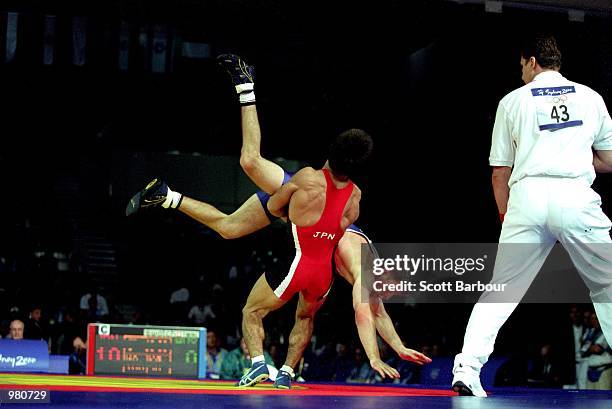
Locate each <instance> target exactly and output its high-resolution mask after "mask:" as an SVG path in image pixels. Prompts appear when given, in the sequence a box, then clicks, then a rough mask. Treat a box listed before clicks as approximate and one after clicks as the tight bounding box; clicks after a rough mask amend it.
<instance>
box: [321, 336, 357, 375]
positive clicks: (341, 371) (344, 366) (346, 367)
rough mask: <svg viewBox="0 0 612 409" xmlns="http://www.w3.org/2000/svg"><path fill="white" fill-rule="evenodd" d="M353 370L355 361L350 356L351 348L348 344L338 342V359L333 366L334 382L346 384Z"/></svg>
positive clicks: (335, 359) (333, 362)
mask: <svg viewBox="0 0 612 409" xmlns="http://www.w3.org/2000/svg"><path fill="white" fill-rule="evenodd" d="M352 369H353V361H352V359H351V358H350V356H349V347H348V345H347V344H346V343H343V342H338V343H337V344H336V357H335V358H334V359H333V361H332V364H331V374H330V375H331V376H330V379H331V381H332V382H346V380H347V379H348V377H349V376H350V375H351V370H352ZM322 375H323V374H322Z"/></svg>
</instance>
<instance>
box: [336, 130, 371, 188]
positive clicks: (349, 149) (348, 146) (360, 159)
mask: <svg viewBox="0 0 612 409" xmlns="http://www.w3.org/2000/svg"><path fill="white" fill-rule="evenodd" d="M373 145H374V144H373V142H372V137H371V136H370V135H369V134H368V133H367V132H365V131H363V130H361V129H349V130H347V131H344V132H342V133H341V134H340V135H338V136H337V137H336V139H334V140H333V142H332V143H331V145H330V148H329V157H328V160H329V167H330V168H331V169H332V170H333V171H334V173H335V174H337V175H340V176H347V177H348V178H351V179H352V178H353V177H355V176H356V175H359V174H360V173H361V172H362V170H363V169H364V167H365V165H366V163H367V162H368V159H369V158H370V155H371V154H372V147H373Z"/></svg>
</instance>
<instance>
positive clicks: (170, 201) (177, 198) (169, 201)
mask: <svg viewBox="0 0 612 409" xmlns="http://www.w3.org/2000/svg"><path fill="white" fill-rule="evenodd" d="M182 200H183V195H182V194H180V193H179V192H173V191H172V190H170V188H169V187H168V194H167V195H166V201H165V202H164V203H162V207H163V208H164V209H167V208H172V209H176V208H177V207H178V206H179V205H180V204H181V201H182Z"/></svg>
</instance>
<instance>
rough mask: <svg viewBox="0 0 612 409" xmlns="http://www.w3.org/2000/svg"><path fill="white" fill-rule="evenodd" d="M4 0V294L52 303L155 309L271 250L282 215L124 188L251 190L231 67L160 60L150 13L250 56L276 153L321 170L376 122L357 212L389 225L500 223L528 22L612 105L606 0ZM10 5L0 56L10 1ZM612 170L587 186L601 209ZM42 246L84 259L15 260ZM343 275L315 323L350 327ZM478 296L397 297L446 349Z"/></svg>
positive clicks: (217, 193)
mask: <svg viewBox="0 0 612 409" xmlns="http://www.w3.org/2000/svg"><path fill="white" fill-rule="evenodd" d="M1 7H2V9H1V10H0V11H18V12H20V20H19V33H18V46H17V54H16V57H15V59H14V60H13V61H10V62H2V63H0V101H1V104H2V105H1V106H2V115H1V118H2V121H1V124H2V125H1V128H0V132H1V137H0V175H2V176H1V178H0V180H1V181H2V184H1V185H0V186H2V190H3V199H2V200H0V203H1V204H0V210H1V212H0V232H2V234H0V249H1V250H2V253H3V254H0V255H4V257H5V258H6V259H7V260H9V262H10V261H11V260H13V261H14V262H15V263H17V265H18V267H17V270H18V272H19V273H18V274H7V273H3V276H2V277H1V280H2V282H3V283H2V284H3V285H4V288H5V289H7V291H5V292H4V293H3V294H4V297H5V300H6V303H7V304H10V303H11V302H16V301H15V300H18V302H22V303H24V304H26V303H28V302H29V303H34V302H37V303H40V302H44V303H46V304H45V305H47V306H48V310H49V311H52V310H53V308H54V307H57V306H60V305H62V303H65V302H66V297H70V296H72V297H74V295H75V294H78V295H81V294H82V293H83V288H84V287H85V286H86V283H89V282H90V281H93V282H95V283H96V284H98V285H99V286H100V287H101V288H102V291H103V292H105V294H106V295H107V296H108V297H111V298H112V299H113V301H114V302H115V303H117V304H126V305H127V304H134V305H138V306H139V308H142V309H143V310H145V311H147V313H150V314H151V316H152V317H155V316H156V308H159V309H161V308H162V307H160V306H159V300H162V299H163V300H166V299H167V296H168V294H169V291H170V290H171V289H172V288H173V286H176V285H177V282H178V281H179V280H183V279H184V280H187V281H189V282H190V283H192V284H193V283H195V284H193V285H194V286H198V287H200V290H201V291H203V292H205V293H206V291H208V290H209V288H210V287H211V286H212V284H213V282H215V281H218V280H222V277H224V276H225V275H226V274H227V270H228V269H229V267H230V266H232V265H239V266H242V265H244V264H245V263H247V262H248V260H249V258H250V257H251V255H252V251H253V250H255V251H258V252H259V253H258V254H265V252H266V251H268V250H269V249H277V248H278V245H277V242H278V238H279V236H278V229H276V230H275V229H274V228H272V229H269V230H267V231H263V232H260V233H258V234H256V235H255V236H253V237H248V238H244V239H239V240H236V241H231V242H226V241H222V240H221V239H219V238H218V237H217V236H216V235H215V234H214V233H212V232H210V231H209V230H208V229H206V228H204V227H202V226H199V225H197V224H196V223H195V222H192V221H190V220H188V219H187V218H186V217H184V216H182V215H179V214H174V213H168V212H165V213H163V212H157V213H154V214H151V215H143V216H141V215H138V216H136V217H134V218H133V219H126V218H125V217H124V215H123V211H124V207H125V204H126V202H127V200H128V198H129V196H130V195H131V194H133V193H134V192H135V191H136V190H138V189H140V188H141V187H142V186H144V185H145V184H146V183H147V181H148V179H149V178H150V177H151V176H154V175H161V176H162V177H164V178H166V179H167V180H168V182H169V184H170V186H171V187H172V188H173V189H175V190H179V191H180V192H183V193H185V194H187V195H189V196H193V197H195V198H198V199H202V200H207V201H210V202H212V203H213V204H215V205H217V206H219V207H220V208H222V209H224V210H231V209H233V208H235V207H237V206H238V205H239V204H240V203H241V202H242V200H244V199H245V198H246V197H247V196H248V195H250V194H252V193H253V192H254V191H255V188H254V187H252V186H251V185H249V183H248V182H247V181H246V178H245V177H244V176H243V175H242V174H241V171H240V168H239V167H238V154H239V151H240V142H241V136H240V116H239V108H238V104H237V101H236V99H237V98H236V95H235V93H234V90H233V88H232V86H231V83H230V81H229V78H228V77H227V76H226V75H225V74H224V73H223V72H221V71H220V70H219V69H218V68H217V67H216V66H215V63H214V60H212V59H190V58H185V57H181V56H180V55H176V56H175V57H174V58H173V59H172V61H170V57H168V58H169V59H168V62H169V63H170V62H171V63H172V69H170V68H169V65H170V64H167V67H166V68H167V69H166V72H165V73H161V74H159V73H157V74H156V73H152V72H151V70H150V67H148V60H147V58H146V55H145V54H144V53H143V50H142V49H141V48H139V47H138V41H137V40H138V30H139V27H145V28H146V29H147V30H148V32H149V34H151V33H152V30H153V26H154V25H156V24H157V25H161V26H163V27H166V28H167V29H168V33H169V38H170V39H171V40H172V39H175V40H176V41H180V40H181V39H182V40H185V41H194V42H203V43H207V44H209V45H210V48H211V54H212V55H213V56H214V55H216V54H219V53H223V52H228V51H231V52H234V53H238V54H240V55H242V56H243V57H244V58H245V59H246V60H247V61H249V62H251V63H253V64H254V65H256V67H257V86H256V87H257V101H258V103H257V107H258V111H259V115H260V121H261V125H262V132H263V147H262V152H263V154H264V156H266V157H269V158H279V157H282V158H288V159H290V161H289V162H287V163H288V165H289V167H295V166H298V165H299V164H301V163H303V164H311V165H313V166H315V167H317V166H321V165H322V164H323V161H324V159H325V156H326V149H327V145H328V142H329V141H330V139H331V138H332V137H333V136H334V135H336V134H337V133H338V132H340V131H341V130H344V129H346V128H350V127H359V128H363V129H365V130H367V131H368V132H369V133H371V135H372V136H373V138H374V140H375V158H374V161H373V164H372V166H371V169H370V172H369V174H368V176H367V177H366V178H364V179H363V180H360V181H359V184H360V187H361V188H362V190H363V192H364V194H363V200H362V215H361V218H360V220H359V223H358V224H359V226H361V227H362V228H363V229H364V230H365V231H366V232H367V233H368V234H369V235H370V237H371V238H372V239H373V240H374V241H378V242H495V241H496V240H497V237H498V234H499V230H500V223H499V221H498V216H497V209H496V207H495V203H494V200H493V194H492V189H491V187H490V168H489V165H488V153H489V147H490V134H491V129H492V126H493V119H494V115H495V109H496V107H497V103H498V101H499V99H500V98H501V97H503V96H504V95H505V94H506V93H508V92H510V91H511V90H512V89H514V88H516V87H519V86H520V85H522V84H521V79H520V65H519V55H518V52H517V49H516V45H517V42H518V40H519V38H520V37H521V36H522V35H524V34H526V33H528V32H531V31H534V30H538V31H548V32H551V33H553V34H555V35H556V36H557V38H558V40H559V44H560V47H561V49H562V52H563V58H564V60H563V67H562V73H563V74H564V75H565V76H566V77H568V78H569V79H571V80H573V81H577V82H581V83H585V84H587V85H589V86H591V87H592V88H594V89H595V90H596V91H598V92H599V93H600V94H601V95H602V96H603V97H604V99H605V100H606V102H607V104H608V106H610V98H611V96H610V95H611V94H610V91H611V87H612V24H611V23H612V18H611V17H610V16H611V15H612V13H610V9H608V10H596V11H593V10H591V11H590V12H588V13H587V15H586V17H585V21H584V22H570V21H569V20H568V16H567V11H565V10H562V9H537V8H513V7H505V8H504V10H503V13H501V14H496V13H487V12H485V10H484V6H483V5H482V4H469V3H468V4H457V3H455V2H450V1H393V0H383V1H376V2H363V1H333V2H329V1H328V2H322V1H313V2H287V1H281V0H274V1H272V0H268V1H246V0H243V1H237V0H233V1H227V0H218V1H204V0H189V1H188V0H183V1H174V2H170V1H160V0H157V1H142V2H138V1H117V0H115V1H112V2H109V1H89V2H76V1H70V2H64V1H54V2H42V1H29V2H24V1H19V2H4V3H3V5H2V6H1ZM44 14H55V15H57V36H56V42H55V61H54V63H53V64H52V65H50V66H45V65H43V64H42V47H43V42H42V38H43V33H42V21H43V15H44ZM74 15H85V16H87V17H88V25H87V30H88V31H87V48H86V63H85V65H84V66H74V65H73V64H72V59H71V52H72V49H71V42H70V39H71V33H70V19H71V18H72V16H74ZM0 16H1V17H0V56H3V55H4V51H5V44H6V39H5V36H6V32H5V30H4V27H5V21H6V14H4V13H0ZM121 20H123V21H125V22H127V23H128V24H129V25H130V46H129V50H130V60H129V68H128V70H126V71H121V70H119V69H118V66H117V63H118V42H119V34H118V33H119V22H120V21H121ZM194 153H196V155H194ZM611 181H612V179H610V178H609V177H608V176H606V175H603V176H599V177H598V180H597V181H596V184H595V189H596V190H597V191H598V192H599V193H600V194H601V195H602V198H603V202H604V211H605V212H606V213H607V214H608V215H610V211H611V210H612V208H611V207H610V206H611V203H610V199H612V198H610V187H611V183H612V182H611ZM92 243H93V244H92ZM96 243H97V244H100V243H102V244H103V245H105V246H109V248H111V249H112V251H113V260H112V262H110V263H107V264H111V266H103V267H100V266H97V267H96V266H91V264H96V263H95V262H92V257H91V253H92V251H91V248H92V246H94V247H95V245H97V244H96ZM37 248H44V249H46V250H47V251H48V252H50V251H53V250H55V249H57V250H61V251H63V252H65V253H68V254H71V260H72V261H73V265H74V266H77V267H74V268H71V272H70V273H69V274H67V275H65V276H63V277H60V278H58V277H56V276H54V275H49V274H44V273H41V271H44V269H43V270H41V269H37V268H34V267H32V265H31V264H32V263H31V262H22V261H19V260H24V259H28V255H29V254H30V253H31V252H32V251H34V250H35V249H37ZM94 261H95V260H94ZM28 263H29V264H28ZM98 264H99V263H98ZM7 271H8V270H7ZM257 275H258V274H255V272H251V273H249V274H247V273H245V274H244V275H241V276H240V282H239V283H234V284H233V285H235V286H236V288H235V290H236V291H237V293H235V294H234V293H233V294H232V296H231V297H229V296H228V297H227V304H228V305H231V306H232V308H234V309H236V310H238V311H239V310H240V308H241V305H242V303H243V302H244V299H245V298H244V297H245V296H246V294H247V292H248V289H249V288H250V286H251V284H252V283H253V282H254V280H255V279H256V277H257ZM200 277H203V278H202V279H200ZM211 277H215V278H214V279H213V278H211ZM337 283H338V284H337V285H336V288H335V290H334V293H333V294H334V295H335V297H332V299H330V302H329V303H328V304H327V305H326V307H325V309H324V311H322V313H321V316H322V318H321V322H322V323H320V324H318V325H324V323H325V322H334V320H336V321H335V322H336V323H337V322H338V321H337V320H338V319H339V320H341V321H343V322H345V323H346V325H344V327H346V333H347V334H352V335H347V337H350V336H353V337H354V336H355V334H354V326H353V324H352V321H353V313H352V309H351V304H350V292H349V291H348V285H346V284H345V283H340V282H339V281H337ZM226 290H227V289H226ZM75 299H76V298H75ZM470 308H471V306H469V305H462V306H438V305H436V306H419V308H412V307H408V306H396V305H394V306H391V307H390V308H389V309H390V310H391V313H392V315H393V316H394V318H396V320H397V321H398V330H399V331H400V333H401V335H402V336H403V337H405V338H406V339H408V340H409V341H411V340H417V339H421V338H422V337H428V336H430V337H434V338H444V339H445V341H444V345H446V346H447V351H446V353H447V354H452V353H454V352H456V349H457V348H458V347H459V346H460V344H461V337H462V331H463V328H464V326H465V324H466V322H467V317H468V313H469V310H470ZM566 310H567V306H563V305H556V306H555V305H552V306H545V305H537V306H524V307H522V308H520V309H519V311H517V314H516V315H515V316H514V317H513V318H512V320H511V321H510V322H509V324H508V326H507V329H505V330H504V332H503V333H502V334H505V333H507V334H508V335H507V336H503V337H500V341H499V345H500V351H502V352H504V351H508V350H511V349H512V348H513V346H514V345H516V344H515V342H516V340H517V339H519V338H522V337H523V336H524V335H525V333H532V334H534V335H533V339H534V341H533V343H534V344H535V343H536V341H535V339H536V338H537V334H540V335H541V336H542V337H544V336H546V335H547V334H548V336H550V334H551V332H550V331H551V329H555V328H558V327H559V325H561V323H564V322H565V320H566V319H567V313H566ZM279 317H281V315H279ZM325 317H328V318H327V321H326V318H325ZM338 317H339V318H338ZM278 319H279V320H280V319H281V318H278ZM152 320H153V321H154V319H152ZM425 327H426V328H428V329H427V330H423V329H422V328H425ZM351 331H353V332H352V333H351ZM423 332H428V333H427V334H423ZM419 337H421V338H419ZM523 347H524V348H527V347H528V346H523Z"/></svg>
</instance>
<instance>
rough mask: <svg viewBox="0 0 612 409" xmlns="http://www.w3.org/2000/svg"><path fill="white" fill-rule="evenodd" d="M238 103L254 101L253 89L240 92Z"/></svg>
mask: <svg viewBox="0 0 612 409" xmlns="http://www.w3.org/2000/svg"><path fill="white" fill-rule="evenodd" d="M240 103H241V104H242V105H247V104H254V103H255V91H246V92H242V93H240Z"/></svg>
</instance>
